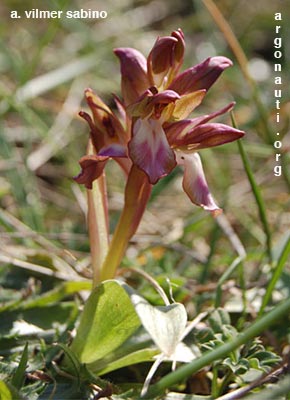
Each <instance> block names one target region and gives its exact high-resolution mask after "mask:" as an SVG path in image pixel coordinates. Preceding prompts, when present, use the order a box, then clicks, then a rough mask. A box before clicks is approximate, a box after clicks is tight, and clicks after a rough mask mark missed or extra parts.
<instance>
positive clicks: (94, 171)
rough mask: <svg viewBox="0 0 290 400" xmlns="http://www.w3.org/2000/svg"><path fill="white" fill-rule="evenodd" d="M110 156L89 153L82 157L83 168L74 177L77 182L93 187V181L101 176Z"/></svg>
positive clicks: (81, 164) (89, 187)
mask: <svg viewBox="0 0 290 400" xmlns="http://www.w3.org/2000/svg"><path fill="white" fill-rule="evenodd" d="M108 159H109V157H104V156H97V155H87V156H84V157H82V158H81V159H80V161H79V164H80V166H81V168H82V170H81V172H80V173H79V175H77V176H75V177H74V180H75V181H76V182H77V183H80V184H84V185H85V186H86V188H87V189H92V187H93V181H94V180H95V179H97V178H99V177H100V176H101V174H102V173H103V170H104V168H105V165H106V162H107V160H108Z"/></svg>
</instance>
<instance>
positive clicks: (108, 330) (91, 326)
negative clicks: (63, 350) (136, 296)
mask: <svg viewBox="0 0 290 400" xmlns="http://www.w3.org/2000/svg"><path fill="white" fill-rule="evenodd" d="M139 326H140V320H139V318H138V316H137V314H136V312H135V310H134V307H133V305H132V303H131V301H130V299H129V296H128V294H127V293H126V291H125V289H124V288H123V287H121V286H120V284H119V283H118V282H117V281H113V280H111V281H105V282H103V283H102V284H100V285H98V286H97V287H96V288H95V289H94V290H93V292H92V293H91V295H90V297H89V298H88V300H87V302H86V304H85V307H84V310H83V313H82V316H81V320H80V325H79V328H78V330H77V335H76V337H75V339H74V341H73V343H72V346H71V350H72V351H73V352H74V353H75V354H76V356H77V357H78V358H79V360H80V362H82V363H92V362H94V361H97V360H99V359H101V358H102V357H104V356H106V355H107V354H109V353H110V352H112V351H114V350H115V349H116V348H118V347H119V346H120V345H121V344H122V343H124V342H125V340H126V339H127V338H128V337H130V336H131V335H132V334H133V332H135V331H136V329H137V328H138V327H139Z"/></svg>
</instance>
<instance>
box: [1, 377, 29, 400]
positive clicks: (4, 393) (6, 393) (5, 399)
mask: <svg viewBox="0 0 290 400" xmlns="http://www.w3.org/2000/svg"><path fill="white" fill-rule="evenodd" d="M16 399H17V400H24V397H23V396H21V395H20V393H19V392H18V390H16V389H15V388H14V387H13V386H11V385H10V384H9V383H5V382H3V381H0V400H16Z"/></svg>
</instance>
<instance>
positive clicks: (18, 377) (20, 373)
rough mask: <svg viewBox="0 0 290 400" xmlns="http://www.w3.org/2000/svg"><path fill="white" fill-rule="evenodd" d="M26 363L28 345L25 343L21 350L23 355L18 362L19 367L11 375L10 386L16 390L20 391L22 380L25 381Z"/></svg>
mask: <svg viewBox="0 0 290 400" xmlns="http://www.w3.org/2000/svg"><path fill="white" fill-rule="evenodd" d="M27 361H28V343H26V345H25V347H24V349H23V353H22V356H21V359H20V362H19V365H18V367H17V369H16V371H15V373H14V375H13V378H12V381H11V383H12V385H13V386H14V387H15V388H16V389H21V387H22V385H23V382H24V379H25V369H26V366H27Z"/></svg>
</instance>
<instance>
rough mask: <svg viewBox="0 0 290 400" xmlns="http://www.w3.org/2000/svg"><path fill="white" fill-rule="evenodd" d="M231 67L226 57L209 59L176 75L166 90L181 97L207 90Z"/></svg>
mask: <svg viewBox="0 0 290 400" xmlns="http://www.w3.org/2000/svg"><path fill="white" fill-rule="evenodd" d="M231 65H233V63H232V62H231V60H229V59H228V58H226V57H209V58H207V59H206V60H205V61H203V62H202V63H200V64H198V65H195V66H194V67H191V68H189V69H187V70H185V71H184V72H183V73H182V74H180V75H178V76H177V77H176V78H175V79H174V81H173V82H172V83H171V84H170V85H169V87H168V89H172V90H174V91H175V92H177V93H179V94H181V95H183V94H187V93H191V92H194V91H196V90H200V89H206V90H208V89H209V88H210V87H211V86H212V85H213V84H214V82H215V81H216V80H217V79H218V77H219V76H220V74H221V73H222V72H223V71H224V70H225V69H226V68H228V67H230V66H231Z"/></svg>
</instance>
